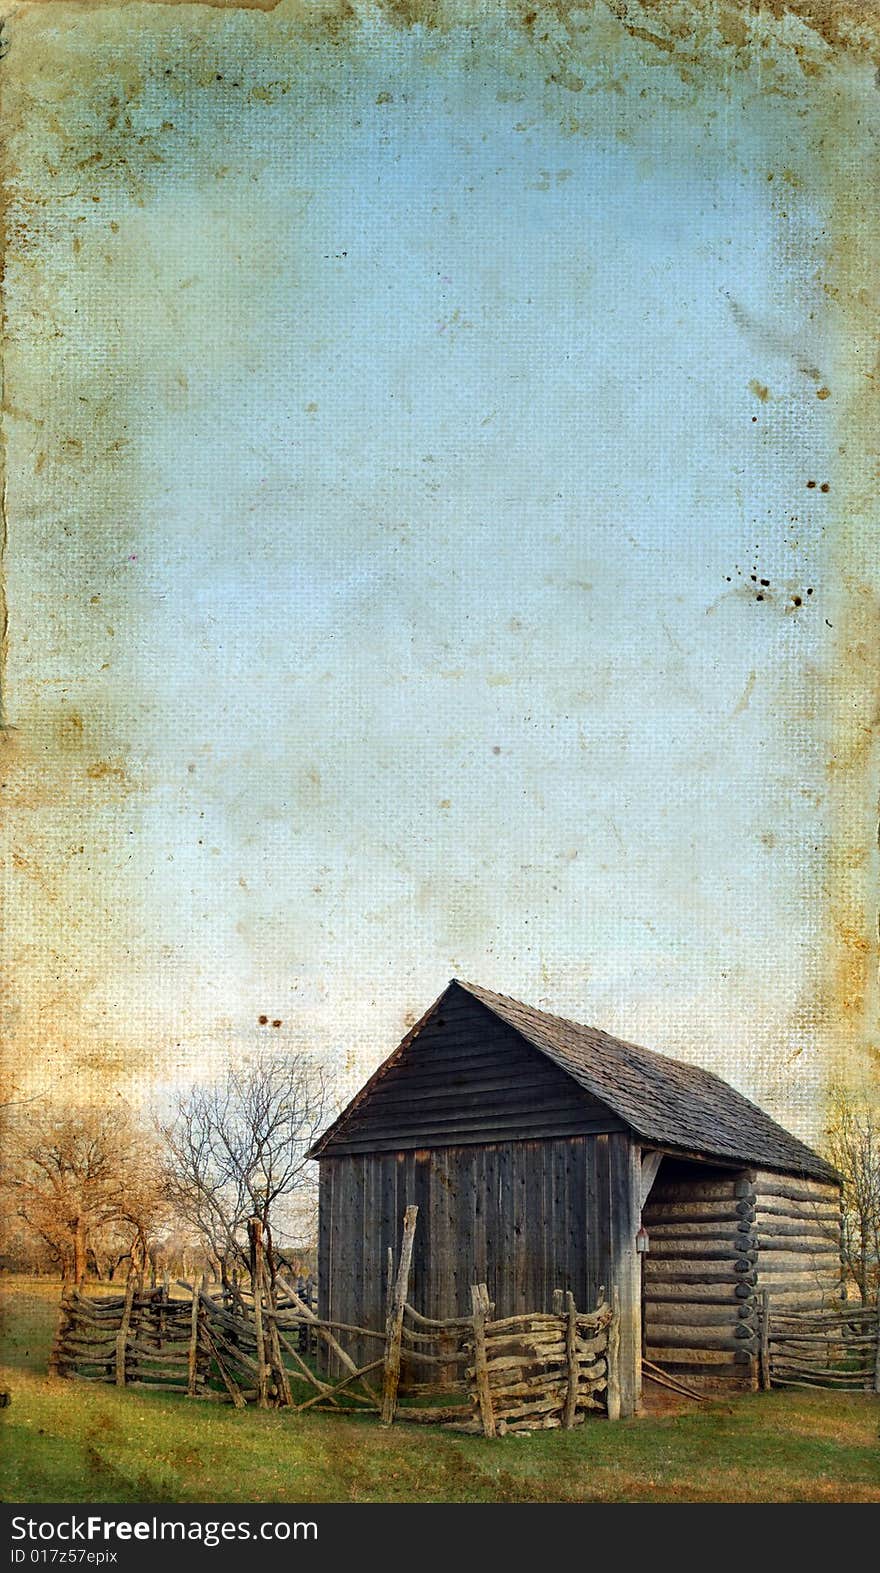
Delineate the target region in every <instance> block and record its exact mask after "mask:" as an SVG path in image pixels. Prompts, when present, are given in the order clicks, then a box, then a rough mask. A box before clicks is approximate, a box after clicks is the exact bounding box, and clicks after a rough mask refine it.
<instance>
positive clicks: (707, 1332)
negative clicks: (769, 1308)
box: [650, 1326, 757, 1350]
mask: <svg viewBox="0 0 880 1573" xmlns="http://www.w3.org/2000/svg"><path fill="white" fill-rule="evenodd" d="M756 1337H757V1335H756V1334H755V1333H754V1331H753V1330H752V1329H751V1328H748V1327H745V1326H744V1330H743V1334H742V1337H737V1336H736V1335H731V1334H729V1333H720V1332H717V1331H715V1330H714V1329H710V1328H701V1329H700V1332H699V1336H696V1334H695V1331H694V1328H692V1327H663V1328H660V1327H652V1328H651V1329H650V1342H651V1344H652V1346H653V1347H654V1348H655V1349H689V1348H692V1347H699V1348H700V1349H732V1350H737V1349H744V1348H747V1347H751V1346H754V1347H757V1342H756Z"/></svg>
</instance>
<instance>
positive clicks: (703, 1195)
mask: <svg viewBox="0 0 880 1573" xmlns="http://www.w3.org/2000/svg"><path fill="white" fill-rule="evenodd" d="M753 1190H754V1186H753V1184H752V1183H751V1181H749V1180H748V1179H744V1178H743V1177H742V1176H740V1177H737V1178H735V1177H734V1176H733V1175H731V1177H730V1179H729V1180H660V1182H659V1184H657V1185H655V1186H654V1188H653V1190H652V1191H651V1197H650V1201H651V1206H652V1207H661V1206H662V1205H663V1203H664V1202H698V1203H699V1202H717V1201H728V1200H730V1201H735V1200H737V1198H739V1197H742V1196H743V1195H751V1194H752V1192H753Z"/></svg>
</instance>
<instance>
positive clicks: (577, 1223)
mask: <svg viewBox="0 0 880 1573" xmlns="http://www.w3.org/2000/svg"><path fill="white" fill-rule="evenodd" d="M320 1171H321V1179H320V1247H319V1265H318V1283H319V1302H320V1314H321V1315H323V1316H329V1317H332V1318H334V1319H336V1320H339V1321H345V1322H353V1323H357V1324H358V1325H360V1326H363V1327H375V1328H381V1327H382V1326H383V1325H384V1318H385V1284H386V1263H387V1252H388V1248H389V1246H390V1247H391V1248H392V1249H393V1251H394V1253H395V1259H396V1255H397V1251H398V1249H399V1243H400V1229H401V1221H402V1218H403V1213H404V1209H405V1208H406V1207H407V1206H408V1205H409V1204H410V1203H415V1204H416V1206H417V1207H418V1208H419V1222H418V1227H417V1230H416V1240H415V1251H414V1255H413V1267H412V1279H411V1289H410V1300H411V1303H412V1304H413V1305H414V1306H415V1308H416V1310H418V1311H421V1312H422V1314H423V1315H425V1316H434V1317H451V1316H459V1315H466V1314H470V1309H471V1302H470V1286H471V1284H474V1283H482V1282H485V1283H486V1284H487V1285H488V1289H489V1296H490V1298H491V1299H492V1300H494V1302H495V1314H496V1316H507V1315H513V1314H515V1313H517V1312H521V1311H533V1310H550V1309H551V1308H552V1296H553V1290H554V1289H563V1290H567V1289H570V1290H571V1291H572V1293H573V1295H574V1297H575V1301H576V1303H577V1305H578V1306H580V1307H583V1308H584V1309H589V1308H590V1307H591V1306H593V1305H595V1304H596V1302H597V1300H598V1297H599V1291H600V1288H601V1287H602V1286H603V1285H604V1286H605V1287H606V1289H607V1290H608V1291H609V1292H610V1291H611V1289H612V1288H615V1287H616V1288H617V1292H618V1299H619V1304H620V1312H621V1343H620V1367H621V1400H622V1407H623V1413H625V1414H629V1413H632V1411H633V1409H634V1408H635V1406H636V1404H637V1402H638V1396H639V1381H640V1364H639V1354H640V1343H641V1323H640V1299H639V1280H638V1265H637V1258H636V1252H635V1233H636V1230H637V1228H638V1209H639V1200H640V1196H639V1189H638V1187H639V1153H638V1148H637V1147H635V1146H634V1145H633V1143H632V1142H631V1140H630V1138H629V1136H628V1135H626V1134H625V1133H622V1132H603V1133H600V1134H597V1135H595V1136H590V1135H575V1136H558V1137H552V1138H548V1139H543V1140H526V1141H504V1142H488V1143H486V1144H484V1145H480V1146H477V1145H473V1144H472V1143H471V1142H470V1140H469V1139H468V1140H466V1141H465V1142H464V1143H462V1144H460V1145H456V1146H443V1147H435V1148H430V1149H429V1148H420V1149H417V1150H406V1151H401V1152H391V1153H383V1152H375V1153H360V1154H349V1155H341V1154H340V1155H337V1156H335V1157H323V1158H322V1159H321V1165H320ZM352 1352H354V1351H352ZM361 1352H362V1353H364V1354H365V1351H358V1353H361ZM413 1376H415V1378H416V1380H418V1373H415V1372H412V1371H411V1372H406V1371H405V1372H404V1378H405V1379H407V1378H410V1379H411V1378H412V1377H413Z"/></svg>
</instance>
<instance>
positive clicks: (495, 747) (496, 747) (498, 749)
mask: <svg viewBox="0 0 880 1573" xmlns="http://www.w3.org/2000/svg"><path fill="white" fill-rule="evenodd" d="M492 752H493V754H500V753H501V749H500V748H499V747H498V744H497V743H496V744H495V745H494V747H493V749H492Z"/></svg>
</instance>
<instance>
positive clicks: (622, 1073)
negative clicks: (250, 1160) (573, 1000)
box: [310, 978, 839, 1181]
mask: <svg viewBox="0 0 880 1573" xmlns="http://www.w3.org/2000/svg"><path fill="white" fill-rule="evenodd" d="M455 988H459V989H462V990H463V991H464V992H465V993H466V994H470V995H471V996H472V997H473V998H474V999H475V1000H477V1001H478V1002H479V1003H480V1004H481V1005H483V1006H485V1007H486V1009H487V1010H489V1011H491V1012H492V1014H493V1015H494V1016H496V1017H497V1018H498V1019H499V1020H500V1021H503V1022H505V1023H506V1024H507V1025H508V1026H509V1027H512V1028H513V1030H514V1031H515V1032H516V1033H518V1034H519V1036H520V1037H521V1038H522V1039H523V1040H524V1041H525V1042H526V1043H529V1044H531V1046H532V1047H533V1048H535V1049H538V1050H539V1051H540V1053H541V1054H544V1055H546V1056H547V1058H548V1059H549V1060H552V1061H553V1063H554V1064H555V1065H557V1066H559V1068H560V1069H561V1070H563V1071H565V1072H566V1073H567V1074H568V1075H569V1076H571V1078H572V1080H573V1081H575V1082H577V1083H578V1085H579V1086H580V1087H583V1088H584V1089H585V1091H586V1092H588V1093H590V1094H591V1095H592V1096H593V1097H594V1098H596V1099H598V1100H599V1102H600V1103H603V1104H605V1106H606V1107H607V1108H609V1109H610V1110H611V1111H612V1112H613V1113H614V1114H616V1115H617V1117H618V1119H620V1120H622V1121H623V1122H624V1124H626V1125H628V1126H629V1127H630V1129H631V1130H632V1131H634V1132H635V1134H636V1135H637V1136H639V1137H641V1138H642V1140H643V1141H644V1142H646V1143H648V1144H650V1145H653V1146H658V1147H666V1148H672V1149H674V1150H675V1151H678V1152H681V1153H682V1154H687V1153H698V1154H700V1156H702V1157H708V1158H718V1159H723V1160H725V1161H727V1162H730V1161H731V1160H732V1161H734V1162H739V1163H742V1164H743V1165H744V1166H745V1165H754V1166H756V1167H759V1168H766V1169H776V1170H779V1171H781V1172H782V1173H786V1174H803V1175H811V1176H813V1177H814V1178H816V1179H821V1180H832V1181H836V1180H838V1179H839V1176H838V1175H837V1173H836V1171H835V1170H834V1169H833V1168H832V1167H831V1165H830V1164H828V1163H826V1162H825V1160H824V1159H823V1158H820V1157H819V1155H818V1153H815V1152H813V1151H812V1150H811V1148H809V1147H806V1146H805V1145H804V1143H803V1142H800V1141H798V1139H797V1137H795V1136H792V1135H791V1134H790V1132H789V1131H786V1130H784V1129H783V1127H782V1126H781V1125H777V1124H776V1121H775V1120H771V1118H770V1116H769V1115H768V1114H765V1113H764V1111H763V1109H759V1108H758V1107H757V1106H756V1105H755V1104H754V1103H750V1102H749V1100H748V1098H744V1097H743V1096H742V1094H741V1093H739V1092H736V1091H735V1090H734V1088H733V1087H731V1086H730V1085H729V1084H728V1083H727V1082H726V1081H722V1080H721V1077H720V1076H715V1075H714V1074H713V1073H712V1071H707V1070H702V1069H701V1068H700V1067H699V1066H697V1065H689V1064H686V1063H685V1062H684V1061H683V1060H673V1059H670V1058H669V1057H668V1056H667V1055H665V1054H657V1053H655V1052H654V1051H653V1050H651V1049H642V1048H638V1047H637V1045H636V1044H634V1043H626V1042H624V1041H623V1039H621V1038H614V1037H612V1036H611V1035H610V1033H607V1032H603V1031H602V1030H601V1029H600V1028H598V1027H585V1026H582V1025H581V1024H580V1023H578V1022H575V1021H567V1020H565V1018H564V1017H562V1016H552V1015H550V1013H549V1012H548V1011H544V1010H536V1009H535V1008H534V1007H533V1006H531V1005H524V1004H522V1003H521V1002H520V1001H519V1000H515V999H510V998H508V996H507V995H505V994H495V993H493V991H492V990H491V989H484V988H481V987H480V985H479V984H476V983H465V982H462V981H461V979H459V978H453V980H452V982H451V983H450V984H449V986H448V987H447V988H446V989H445V990H444V991H443V994H442V995H441V996H440V998H439V999H438V1000H437V1001H436V1002H435V1004H434V1005H432V1006H431V1008H430V1010H428V1011H427V1012H426V1014H425V1015H424V1016H423V1017H422V1019H421V1021H419V1022H418V1023H417V1024H416V1026H415V1027H413V1028H412V1029H411V1030H410V1031H409V1032H408V1033H407V1035H406V1037H405V1038H404V1039H403V1042H402V1043H401V1044H400V1046H399V1047H398V1048H397V1049H396V1050H395V1051H394V1053H393V1054H392V1055H391V1056H390V1058H389V1059H387V1060H386V1061H385V1062H384V1064H382V1065H380V1067H379V1069H378V1070H377V1071H376V1072H375V1073H374V1075H373V1076H372V1077H370V1079H369V1081H368V1082H367V1083H366V1084H365V1086H364V1087H362V1088H361V1090H360V1092H359V1093H358V1094H357V1096H356V1097H355V1098H354V1099H353V1100H352V1102H351V1103H350V1104H349V1106H348V1108H346V1109H345V1110H343V1112H342V1114H341V1115H340V1116H339V1117H338V1119H337V1120H335V1121H334V1122H333V1124H332V1125H331V1126H330V1128H329V1130H327V1131H325V1132H324V1135H323V1136H322V1137H321V1138H320V1139H319V1141H317V1142H316V1143H315V1145H314V1147H313V1148H312V1149H311V1152H310V1156H312V1157H319V1156H320V1154H321V1152H322V1150H323V1149H324V1148H325V1146H327V1145H328V1144H329V1143H330V1141H331V1140H332V1138H334V1137H336V1136H338V1135H339V1134H340V1133H341V1130H342V1127H343V1126H344V1125H345V1122H346V1120H347V1118H348V1115H349V1113H351V1112H353V1111H354V1109H355V1108H356V1107H361V1106H362V1105H363V1104H364V1102H365V1101H366V1100H367V1099H368V1098H369V1096H370V1092H371V1091H372V1088H373V1086H374V1085H375V1084H376V1083H377V1082H378V1081H380V1080H381V1079H382V1077H383V1076H384V1074H385V1072H386V1071H387V1070H388V1069H390V1067H391V1066H392V1064H394V1063H395V1062H396V1060H397V1059H398V1056H399V1055H401V1054H402V1053H403V1052H404V1050H405V1049H407V1048H408V1047H409V1045H410V1044H411V1043H412V1042H413V1041H414V1040H415V1039H416V1038H418V1036H419V1034H420V1033H421V1031H422V1029H423V1028H424V1027H425V1026H426V1025H427V1023H428V1021H430V1019H431V1017H432V1016H433V1015H434V1013H435V1012H436V1011H437V1010H438V1009H439V1008H440V1006H441V1005H442V1003H443V1001H444V1000H445V999H446V998H447V996H448V995H449V992H450V990H451V989H455Z"/></svg>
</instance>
